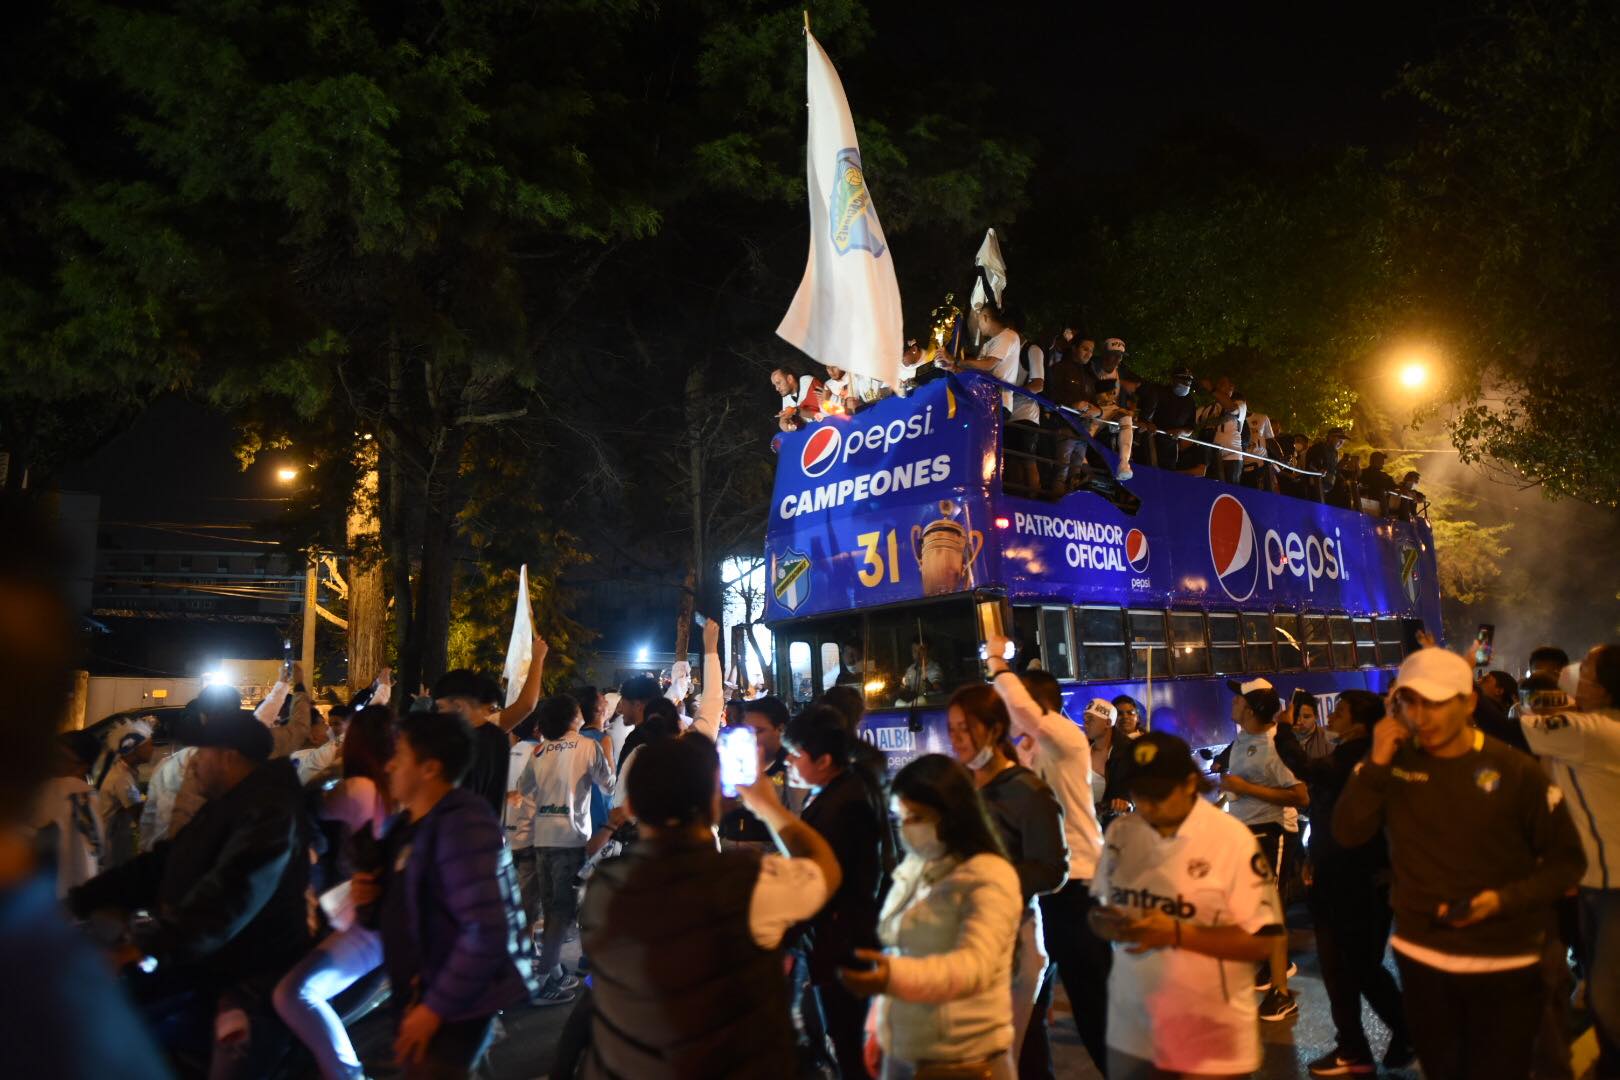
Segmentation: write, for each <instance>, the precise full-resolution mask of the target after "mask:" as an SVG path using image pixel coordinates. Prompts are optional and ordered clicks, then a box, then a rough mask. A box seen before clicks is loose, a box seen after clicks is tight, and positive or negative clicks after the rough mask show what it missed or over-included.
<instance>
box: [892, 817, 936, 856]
mask: <svg viewBox="0 0 1620 1080" xmlns="http://www.w3.org/2000/svg"><path fill="white" fill-rule="evenodd" d="M900 846H901V847H903V848H905V849H906V850H907V851H909V852H911V853H912V854H913V855H915V856H917V857H918V858H920V859H923V860H925V861H928V862H932V861H933V860H935V859H937V858H939V857H940V856H941V855H943V854H945V843H944V841H942V840H940V838H939V830H938V829H936V828H935V827H934V823H933V822H931V821H911V822H907V823H906V824H904V825H901V826H900Z"/></svg>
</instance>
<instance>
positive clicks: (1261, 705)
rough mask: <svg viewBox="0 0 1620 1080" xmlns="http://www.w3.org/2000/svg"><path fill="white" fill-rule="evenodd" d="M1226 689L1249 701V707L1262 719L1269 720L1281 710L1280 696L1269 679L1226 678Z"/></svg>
mask: <svg viewBox="0 0 1620 1080" xmlns="http://www.w3.org/2000/svg"><path fill="white" fill-rule="evenodd" d="M1226 686H1227V689H1229V690H1231V691H1232V693H1234V694H1236V695H1238V696H1239V697H1241V698H1242V699H1243V700H1244V701H1247V702H1248V703H1249V708H1250V709H1252V710H1253V711H1254V714H1255V715H1256V716H1258V717H1259V718H1260V719H1262V720H1270V719H1272V718H1273V717H1275V716H1276V715H1277V714H1278V713H1279V712H1281V711H1282V696H1281V695H1280V694H1278V693H1277V690H1276V688H1275V687H1273V686H1272V685H1271V683H1270V681H1269V680H1266V679H1248V680H1246V681H1244V682H1238V681H1237V680H1236V679H1227V680H1226Z"/></svg>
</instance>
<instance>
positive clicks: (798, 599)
mask: <svg viewBox="0 0 1620 1080" xmlns="http://www.w3.org/2000/svg"><path fill="white" fill-rule="evenodd" d="M771 589H772V590H773V591H774V592H775V593H776V602H777V603H779V604H781V605H782V606H783V607H785V608H787V609H788V610H789V611H798V610H799V608H800V607H802V606H803V605H804V602H805V600H807V599H809V597H810V556H808V555H806V554H804V553H803V552H802V551H791V550H790V551H788V552H787V553H786V554H784V555H783V556H782V557H781V558H780V559H774V558H773V559H772V567H771Z"/></svg>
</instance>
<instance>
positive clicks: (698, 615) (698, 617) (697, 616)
mask: <svg viewBox="0 0 1620 1080" xmlns="http://www.w3.org/2000/svg"><path fill="white" fill-rule="evenodd" d="M692 621H693V622H695V623H697V624H698V625H699V626H708V625H709V617H708V616H707V615H705V614H703V612H701V611H694V612H692Z"/></svg>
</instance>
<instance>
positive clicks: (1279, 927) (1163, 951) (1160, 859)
mask: <svg viewBox="0 0 1620 1080" xmlns="http://www.w3.org/2000/svg"><path fill="white" fill-rule="evenodd" d="M1130 755H1131V759H1130V760H1131V769H1130V773H1129V777H1128V779H1127V781H1126V784H1127V787H1128V788H1129V790H1130V793H1131V801H1132V803H1133V804H1134V805H1135V806H1136V811H1135V813H1132V814H1128V815H1126V816H1125V817H1122V818H1120V819H1119V820H1118V821H1116V822H1114V824H1113V826H1112V827H1111V828H1110V829H1109V830H1108V837H1107V841H1108V842H1107V843H1106V844H1105V845H1104V847H1103V854H1102V857H1101V859H1099V860H1098V863H1097V872H1096V875H1095V876H1094V877H1093V878H1092V879H1091V892H1092V895H1093V896H1094V897H1095V898H1096V900H1097V902H1098V903H1099V904H1100V905H1102V906H1101V907H1097V908H1094V909H1093V910H1092V912H1091V915H1090V921H1091V924H1092V927H1093V929H1094V930H1095V931H1096V932H1097V933H1098V934H1100V935H1101V936H1103V937H1105V938H1108V939H1109V940H1112V941H1113V942H1115V952H1114V965H1113V970H1112V972H1111V973H1110V974H1109V978H1108V1073H1107V1075H1108V1077H1109V1080H1169V1078H1171V1077H1182V1076H1197V1077H1199V1078H1213V1077H1239V1076H1248V1075H1249V1074H1250V1073H1251V1072H1253V1071H1254V1070H1255V1069H1257V1068H1259V1067H1260V1060H1261V1051H1260V1024H1259V1010H1258V1008H1257V1007H1256V1005H1255V1000H1254V971H1255V965H1256V964H1257V963H1259V962H1261V961H1263V960H1265V959H1267V958H1268V957H1269V956H1271V953H1272V947H1273V946H1272V943H1273V941H1275V939H1276V938H1277V937H1279V936H1280V935H1282V934H1283V933H1284V930H1283V919H1282V904H1281V902H1280V901H1279V900H1278V898H1277V886H1276V877H1275V875H1274V874H1273V872H1272V866H1271V861H1270V859H1269V858H1267V857H1266V856H1265V855H1263V854H1261V852H1260V845H1259V843H1258V841H1257V839H1256V837H1255V835H1254V833H1252V832H1250V831H1249V829H1248V828H1246V827H1245V826H1244V824H1243V823H1242V822H1241V821H1239V820H1238V819H1237V818H1235V817H1233V816H1231V815H1229V814H1223V813H1221V812H1220V811H1219V810H1217V809H1216V808H1215V807H1214V806H1213V805H1212V804H1211V803H1210V802H1209V801H1208V800H1207V799H1205V798H1204V797H1203V796H1204V794H1205V793H1206V792H1207V791H1208V790H1209V785H1208V783H1207V782H1206V781H1205V780H1204V778H1203V776H1202V775H1201V774H1200V773H1199V771H1198V767H1197V766H1196V765H1195V764H1194V763H1193V756H1192V750H1191V749H1190V748H1189V747H1188V746H1187V744H1186V743H1185V742H1184V741H1182V740H1181V739H1178V738H1177V737H1176V736H1174V735H1170V734H1168V733H1166V732H1162V731H1150V732H1147V733H1146V734H1144V735H1143V736H1142V737H1141V738H1139V739H1137V740H1136V741H1135V742H1133V743H1132V744H1131V750H1130Z"/></svg>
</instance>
